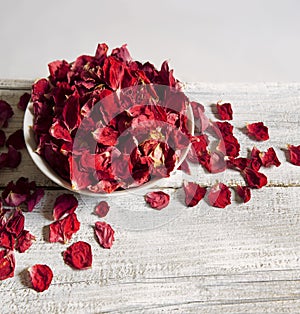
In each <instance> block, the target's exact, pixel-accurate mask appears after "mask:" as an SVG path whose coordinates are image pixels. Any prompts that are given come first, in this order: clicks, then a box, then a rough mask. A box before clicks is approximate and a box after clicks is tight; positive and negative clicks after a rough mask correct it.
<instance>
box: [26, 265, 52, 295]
mask: <svg viewBox="0 0 300 314" xmlns="http://www.w3.org/2000/svg"><path fill="white" fill-rule="evenodd" d="M28 272H29V276H30V281H31V284H32V287H33V289H34V290H35V291H37V292H43V291H45V290H47V289H48V288H49V286H50V284H51V282H52V278H53V272H52V270H51V268H50V267H49V266H47V265H41V264H36V265H33V266H31V267H30V268H29V269H28Z"/></svg>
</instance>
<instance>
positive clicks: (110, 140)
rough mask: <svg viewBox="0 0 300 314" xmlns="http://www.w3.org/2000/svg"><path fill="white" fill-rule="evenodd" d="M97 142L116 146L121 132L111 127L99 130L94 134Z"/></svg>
mask: <svg viewBox="0 0 300 314" xmlns="http://www.w3.org/2000/svg"><path fill="white" fill-rule="evenodd" d="M92 134H93V137H94V139H95V141H97V142H98V143H100V144H102V145H107V146H114V145H116V143H117V141H118V136H119V132H118V131H115V130H114V129H113V128H111V127H104V128H98V129H97V130H95V131H94V132H92Z"/></svg>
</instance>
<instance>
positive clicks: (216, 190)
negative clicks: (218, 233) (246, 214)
mask: <svg viewBox="0 0 300 314" xmlns="http://www.w3.org/2000/svg"><path fill="white" fill-rule="evenodd" d="M230 198H231V191H230V190H229V188H228V187H227V186H226V185H225V184H223V183H218V184H216V185H215V186H213V187H212V188H211V189H210V190H209V192H208V200H209V203H210V205H212V206H214V207H219V208H225V207H226V206H227V205H229V204H231V200H230Z"/></svg>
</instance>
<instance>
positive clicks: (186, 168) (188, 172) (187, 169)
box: [177, 160, 191, 175]
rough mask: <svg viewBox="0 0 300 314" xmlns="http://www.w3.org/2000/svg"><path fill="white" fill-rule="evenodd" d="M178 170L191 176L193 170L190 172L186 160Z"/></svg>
mask: <svg viewBox="0 0 300 314" xmlns="http://www.w3.org/2000/svg"><path fill="white" fill-rule="evenodd" d="M177 169H178V170H181V171H183V172H185V173H186V174H188V175H191V170H190V167H189V164H188V162H187V161H186V160H184V161H183V162H182V163H181V165H180V166H179V167H178V168H177Z"/></svg>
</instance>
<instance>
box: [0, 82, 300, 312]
mask: <svg viewBox="0 0 300 314" xmlns="http://www.w3.org/2000/svg"><path fill="white" fill-rule="evenodd" d="M29 87H30V82H26V81H23V82H18V81H0V99H5V100H7V101H8V102H10V103H11V104H12V105H13V106H15V105H16V104H17V102H18V98H19V96H20V95H21V94H22V93H23V92H24V90H26V89H28V88H29ZM21 89H22V90H21ZM186 90H187V92H188V94H189V96H190V97H192V98H194V99H195V100H197V101H199V102H201V103H203V104H205V106H206V108H207V109H206V110H207V113H208V115H209V116H210V117H211V118H212V119H215V116H214V108H213V107H211V106H210V105H211V104H212V103H215V102H216V101H218V100H221V99H222V100H223V101H230V102H231V103H232V105H233V108H234V120H233V124H234V125H235V126H236V129H235V131H236V136H237V137H238V138H239V141H240V142H241V146H242V148H243V150H242V154H246V152H247V148H252V146H253V145H254V144H256V145H257V147H258V148H261V149H266V148H267V147H269V146H274V147H275V149H276V152H277V153H278V156H279V159H280V160H281V162H282V166H281V167H279V168H272V169H268V171H265V170H264V172H265V173H266V174H267V175H268V177H269V178H270V180H269V185H268V186H267V187H266V188H264V189H261V190H257V191H256V190H255V191H253V197H252V200H251V201H250V202H249V203H248V204H239V203H238V202H237V201H233V204H232V205H230V206H228V207H227V208H226V209H216V208H213V207H210V206H208V204H207V203H206V202H205V201H202V202H200V203H199V204H198V205H197V206H196V207H193V208H186V207H185V206H184V204H183V201H182V200H183V191H182V188H181V184H182V179H183V178H185V176H184V175H182V174H181V172H180V171H177V173H176V175H175V176H174V177H172V178H170V179H168V180H165V181H164V182H163V183H160V187H159V188H162V189H164V190H165V191H167V192H168V193H170V195H171V204H170V206H169V207H167V208H166V209H164V210H162V211H161V212H158V211H153V210H151V209H149V208H148V207H147V206H146V205H145V203H144V200H143V195H138V194H129V195H127V196H122V197H118V198H115V197H111V198H109V200H108V201H109V203H110V205H111V211H110V212H109V214H108V216H107V217H106V218H105V221H107V222H109V223H110V224H111V225H112V226H113V227H114V228H115V230H116V236H115V238H116V240H115V243H114V245H113V247H112V249H111V250H104V249H102V248H101V247H100V246H99V245H98V243H97V242H96V240H95V238H94V234H93V228H92V226H93V224H94V222H95V221H97V220H98V219H97V217H96V216H95V215H93V214H92V211H93V207H94V205H95V204H96V203H97V201H98V200H97V199H91V198H87V197H79V201H80V202H79V203H80V206H79V209H78V218H79V220H80V221H81V229H80V231H79V232H78V233H77V234H76V235H75V236H74V238H73V239H72V241H71V243H73V242H75V241H77V240H84V241H87V242H89V243H90V244H91V245H92V249H93V253H94V260H93V267H92V268H91V269H89V270H86V271H74V270H72V269H71V268H69V267H68V266H66V265H65V264H64V263H63V260H62V256H61V253H62V252H63V251H64V250H65V249H66V247H67V246H68V245H62V244H50V243H48V242H47V226H48V225H49V224H50V223H51V222H52V219H51V212H52V207H53V203H54V200H55V198H56V197H57V196H58V195H59V194H61V193H63V192H64V191H63V190H61V189H60V188H59V187H57V186H56V185H54V184H53V183H51V182H49V180H48V179H47V178H46V177H44V176H43V175H42V174H41V173H40V172H39V171H38V170H37V169H36V167H35V166H34V165H33V163H32V162H31V160H30V159H29V157H28V155H27V154H26V151H25V150H24V151H22V153H23V161H22V164H21V166H20V167H19V168H18V169H16V170H14V171H6V170H5V171H3V170H1V174H0V187H1V186H2V187H3V186H4V185H5V184H6V183H7V181H8V180H15V179H17V178H18V177H19V176H20V175H24V176H28V177H29V178H31V179H34V180H36V181H37V182H38V184H39V185H41V186H45V187H46V195H45V197H44V199H43V200H42V202H41V203H40V204H39V206H38V208H37V209H36V210H35V211H34V212H32V213H26V228H27V229H29V230H30V231H31V232H32V233H33V234H35V235H36V238H37V241H36V242H35V243H34V244H33V246H32V247H31V248H30V249H29V250H28V251H27V252H26V253H24V254H18V253H16V261H17V267H16V276H15V277H14V278H13V279H8V280H5V281H3V282H0V304H1V311H0V312H1V313H43V312H48V313H298V312H299V311H300V232H299V230H300V203H299V196H300V193H299V192H300V167H296V166H293V165H291V164H290V163H288V162H286V158H285V153H284V151H282V150H281V149H283V148H285V147H286V144H287V143H293V144H298V145H299V144H300V132H299V125H300V117H299V112H300V84H296V83H295V84H275V83H272V84H271V83H270V84H206V83H199V84H188V85H187V86H186ZM254 121H264V122H265V124H266V125H267V126H268V127H269V131H270V138H271V139H270V141H268V142H266V143H258V144H257V143H255V142H253V141H252V140H250V139H249V138H248V137H247V136H245V134H243V132H242V131H240V130H239V128H242V127H243V126H244V125H245V123H246V122H254ZM10 122H11V123H10V125H9V128H8V130H7V131H8V134H9V133H10V132H13V131H14V130H16V129H18V128H21V127H22V112H21V111H20V110H18V109H15V116H14V117H13V119H12V120H11V121H10ZM186 178H188V177H186ZM189 179H191V180H197V181H198V182H201V183H202V184H203V185H208V186H210V185H212V184H214V182H215V181H218V180H219V181H223V182H227V183H229V184H230V185H232V186H234V185H235V184H237V183H242V182H243V180H242V179H241V178H240V177H239V176H238V175H237V174H236V173H235V172H230V171H227V172H226V174H225V175H223V174H218V175H217V174H216V175H209V174H206V173H204V172H203V171H202V170H199V169H198V168H194V169H193V176H192V177H191V178H189ZM54 188H55V189H54ZM139 227H140V228H139ZM135 229H143V230H135ZM34 263H46V264H48V265H49V266H50V267H51V268H52V269H53V271H54V279H53V284H52V285H51V287H50V288H49V290H48V291H46V292H44V293H40V294H38V293H36V292H35V291H34V290H32V289H30V288H28V282H27V279H26V269H27V268H28V267H30V266H31V265H32V264H34Z"/></svg>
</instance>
